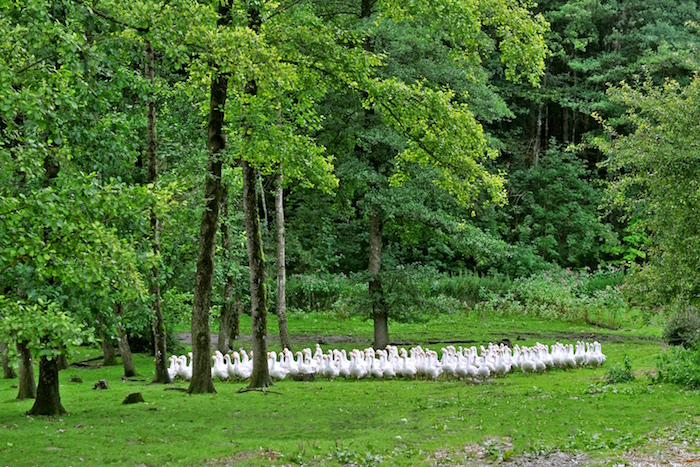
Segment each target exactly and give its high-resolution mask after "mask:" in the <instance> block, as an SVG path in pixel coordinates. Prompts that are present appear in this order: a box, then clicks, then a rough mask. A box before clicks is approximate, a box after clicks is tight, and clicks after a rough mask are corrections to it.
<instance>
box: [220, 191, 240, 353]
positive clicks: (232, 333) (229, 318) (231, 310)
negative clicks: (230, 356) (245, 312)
mask: <svg viewBox="0 0 700 467" xmlns="http://www.w3.org/2000/svg"><path fill="white" fill-rule="evenodd" d="M228 208H229V199H228V188H226V187H223V190H222V195H221V249H222V251H223V255H222V257H223V263H224V269H225V270H226V271H227V272H226V274H225V276H226V281H225V284H224V297H223V304H222V305H221V316H220V318H219V340H218V344H217V347H218V349H219V352H221V353H227V352H228V351H229V349H230V348H232V347H233V345H232V343H233V341H234V340H236V339H237V338H238V332H239V319H240V317H239V314H238V309H236V308H235V307H234V300H233V291H234V285H235V283H234V281H235V280H236V279H235V277H234V276H233V274H231V273H229V272H228V270H229V264H230V262H231V261H233V253H232V251H231V228H230V227H229V218H228V213H229V209H228Z"/></svg>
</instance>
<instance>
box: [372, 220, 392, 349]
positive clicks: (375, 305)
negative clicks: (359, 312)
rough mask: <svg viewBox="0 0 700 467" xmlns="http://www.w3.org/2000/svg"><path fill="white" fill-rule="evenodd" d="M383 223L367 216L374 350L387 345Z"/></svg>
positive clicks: (387, 328) (387, 324)
mask: <svg viewBox="0 0 700 467" xmlns="http://www.w3.org/2000/svg"><path fill="white" fill-rule="evenodd" d="M383 229H384V222H383V221H382V217H381V215H379V214H376V213H375V214H372V215H370V216H369V272H370V274H371V278H370V280H369V296H370V300H371V302H372V319H373V320H374V348H375V349H383V348H384V347H386V346H387V345H389V313H388V311H387V304H386V299H385V297H384V290H383V289H382V279H381V275H380V272H381V270H382V231H383Z"/></svg>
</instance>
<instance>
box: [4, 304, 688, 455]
mask: <svg viewBox="0 0 700 467" xmlns="http://www.w3.org/2000/svg"><path fill="white" fill-rule="evenodd" d="M247 324H248V323H245V325H247ZM392 325H393V326H392V328H391V330H392V337H393V339H395V340H396V341H397V342H406V343H409V344H410V345H412V344H413V343H414V342H415V343H423V344H425V343H427V342H435V343H434V344H428V345H429V346H431V347H434V348H438V347H439V346H440V341H441V339H442V341H441V342H445V341H449V342H457V341H459V340H460V339H461V340H462V341H463V342H464V343H465V344H469V343H470V342H472V341H475V344H476V345H479V344H480V343H482V342H487V341H489V340H492V341H493V340H500V339H502V338H505V337H508V338H509V339H511V341H512V342H513V343H516V342H517V343H520V344H521V345H522V344H528V343H532V342H535V341H536V340H539V341H540V342H546V343H553V342H554V341H556V340H560V341H562V342H564V341H567V342H570V341H572V340H573V339H575V337H576V336H584V337H585V338H586V339H590V338H591V336H594V337H593V338H596V339H598V340H599V341H600V342H602V343H603V351H604V352H605V353H606V354H607V355H608V363H607V364H606V366H605V367H601V368H597V369H594V368H584V369H579V370H573V371H551V372H548V373H546V374H544V375H536V376H524V375H522V374H518V373H515V374H511V375H508V376H507V377H505V378H501V379H496V380H493V381H489V382H486V383H483V384H471V383H467V382H464V381H456V380H441V381H421V380H411V381H405V380H395V381H365V380H362V381H359V382H355V381H344V380H336V381H324V380H319V381H314V382H294V381H283V382H279V383H277V384H276V385H275V386H274V388H273V392H271V393H268V394H267V395H263V394H260V393H238V392H237V391H238V389H240V388H242V387H243V386H244V384H242V383H235V382H230V383H227V382H219V381H217V382H216V383H215V386H216V389H217V391H218V392H217V394H214V395H206V396H189V395H187V394H186V393H184V392H182V391H179V390H177V389H184V388H186V387H187V383H184V382H178V383H176V384H174V385H171V386H168V387H164V386H162V385H150V384H148V383H149V382H150V379H151V377H152V371H153V362H152V359H151V357H148V356H145V355H138V356H136V365H137V368H138V369H139V371H140V372H141V374H142V375H143V376H142V377H140V378H137V379H136V380H133V381H122V379H121V376H122V369H121V367H107V368H103V367H99V366H97V365H96V366H95V367H92V368H77V367H71V368H70V369H68V370H65V371H64V372H62V374H61V394H62V400H63V404H64V406H65V407H66V408H67V409H68V411H69V412H70V413H69V414H68V415H66V416H64V417H61V418H43V417H41V418H36V417H27V416H24V415H22V414H23V413H24V412H26V411H27V410H28V409H29V408H30V407H31V404H32V402H31V401H21V402H19V401H15V400H14V397H15V396H16V389H15V388H12V387H11V386H12V385H13V384H15V383H16V381H12V380H1V381H0V433H1V435H0V464H2V465H39V464H44V465H52V466H54V465H55V466H60V465H80V464H83V465H106V464H113V465H117V464H118V465H153V466H157V465H176V464H177V465H203V464H205V463H209V464H210V465H471V464H478V463H481V464H484V463H492V462H499V461H508V460H512V459H521V460H522V459H525V458H526V456H539V457H546V456H547V455H548V454H551V453H567V454H566V455H571V456H574V455H585V456H586V459H588V462H591V463H593V464H602V465H605V464H607V463H613V462H617V461H620V462H625V456H626V455H627V454H626V453H628V452H629V451H630V450H636V451H642V452H654V451H655V450H658V449H659V447H658V446H659V444H658V443H659V442H660V441H659V440H665V441H664V442H668V440H670V439H674V440H676V441H681V442H683V441H684V442H686V443H687V445H686V446H685V447H684V449H685V451H688V450H693V449H697V447H696V446H697V444H695V443H697V441H698V439H700V407H699V406H698V403H697V401H698V400H700V399H699V397H698V396H699V395H700V394H699V393H698V392H697V391H685V390H681V389H679V387H678V386H675V385H672V384H655V385H650V378H649V377H647V376H645V375H644V373H645V372H646V371H652V370H653V369H654V368H655V361H656V356H657V355H658V354H659V353H660V352H661V351H662V349H663V344H662V343H661V341H660V340H658V339H657V337H658V335H659V334H660V330H659V329H658V327H656V326H653V325H652V326H644V325H642V324H637V323H634V322H632V321H629V322H627V323H625V325H624V326H623V328H622V330H616V331H613V330H602V329H597V328H593V327H590V326H586V325H572V324H570V323H562V322H556V321H542V320H537V319H534V318H523V319H515V318H512V319H511V318H507V317H499V318H489V319H487V318H484V317H483V316H479V315H477V314H471V315H447V316H441V317H439V318H437V319H435V320H433V321H431V322H429V323H423V324H400V323H392ZM271 327H272V326H271ZM244 329H245V328H244ZM290 329H291V330H292V332H293V334H294V335H295V336H296V338H297V342H298V344H299V345H300V346H301V345H305V344H304V343H303V342H300V341H304V340H305V339H309V340H310V339H312V338H314V337H316V338H318V337H319V336H336V337H338V336H342V337H344V338H345V339H346V340H345V341H342V339H338V340H339V341H341V342H338V343H333V344H332V346H333V347H346V348H351V347H361V346H363V345H366V344H367V343H368V342H369V340H368V339H369V336H370V335H371V324H370V323H365V322H362V321H358V322H355V319H354V318H353V319H345V320H340V319H334V318H332V317H331V316H330V315H327V314H318V313H316V314H306V315H292V317H291V320H290ZM273 330H274V329H271V331H273ZM363 339H364V341H363ZM309 344H311V342H310V341H309ZM243 345H245V341H244V342H243ZM276 345H278V344H276V343H274V340H272V343H271V347H272V348H275V346H276ZM469 345H471V344H469ZM324 347H326V346H324ZM183 350H186V349H183ZM79 353H80V355H79V358H83V359H87V358H90V357H97V356H99V350H98V349H96V348H95V349H93V348H85V347H83V348H81V349H80V351H79ZM625 356H627V358H628V361H629V362H630V363H631V365H632V370H633V371H634V373H635V374H636V378H635V380H634V381H632V382H628V383H621V384H614V385H608V384H606V380H607V378H606V371H607V368H609V367H611V366H612V365H614V364H616V363H618V362H623V360H624V358H625ZM70 376H79V377H81V378H82V379H83V381H84V383H82V384H80V383H71V382H68V378H69V377H70ZM100 379H106V380H107V381H108V382H109V385H110V389H108V390H102V391H97V390H93V389H92V386H93V384H94V383H95V382H97V381H98V380H100ZM133 392H141V393H142V394H143V397H144V399H145V401H146V402H145V403H143V404H134V405H122V403H121V402H122V401H123V400H124V398H125V397H126V396H127V395H128V394H129V393H133ZM694 446H695V447H694ZM664 449H666V448H664Z"/></svg>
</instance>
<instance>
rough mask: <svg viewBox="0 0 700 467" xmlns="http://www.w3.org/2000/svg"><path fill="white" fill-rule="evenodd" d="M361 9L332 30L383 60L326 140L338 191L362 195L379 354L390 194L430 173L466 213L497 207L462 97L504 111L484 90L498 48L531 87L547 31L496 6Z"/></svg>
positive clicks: (471, 113)
mask: <svg viewBox="0 0 700 467" xmlns="http://www.w3.org/2000/svg"><path fill="white" fill-rule="evenodd" d="M358 3H359V4H356V5H355V8H354V12H353V13H350V11H349V10H345V11H344V12H343V13H342V14H339V15H337V17H338V21H339V22H341V21H342V22H343V23H344V24H345V25H346V26H344V27H348V26H347V24H349V25H350V26H349V28H350V29H351V30H353V31H356V34H358V35H360V36H361V37H362V38H363V47H364V48H365V49H366V50H368V51H372V50H381V51H382V53H383V61H384V64H385V66H384V67H379V68H377V70H376V73H375V74H374V75H373V77H372V80H370V81H369V82H368V84H367V85H366V86H364V87H362V86H360V87H358V88H356V89H355V90H354V92H352V93H348V92H346V93H344V95H342V99H343V100H342V104H336V105H342V107H343V108H345V109H348V108H350V109H353V111H352V112H349V113H350V117H347V116H346V115H343V116H342V117H340V118H341V120H340V121H339V122H337V125H338V127H337V130H336V131H335V132H333V133H332V134H333V139H340V140H341V141H342V143H341V144H336V145H335V148H336V151H338V152H339V153H338V159H339V163H338V165H339V173H340V171H341V170H342V171H343V172H345V173H348V174H350V177H349V178H346V179H345V180H343V179H342V177H341V185H342V183H346V184H348V185H350V186H351V187H352V188H350V190H352V191H355V193H356V194H358V195H360V196H359V198H360V200H359V201H358V202H357V205H358V207H359V208H360V209H361V211H360V212H361V213H362V215H364V216H365V219H366V221H365V222H367V224H366V225H368V226H369V231H368V232H369V245H368V246H369V255H368V256H369V262H368V269H369V273H370V279H369V281H368V282H369V284H368V285H369V295H370V298H371V299H372V302H373V307H372V308H373V311H372V318H373V320H374V328H375V339H374V346H375V347H378V348H379V347H384V346H385V345H386V344H387V343H388V342H389V336H388V312H387V308H386V303H385V299H384V294H383V291H382V284H381V269H382V258H383V246H384V240H383V234H384V230H385V228H386V226H387V224H388V223H389V222H391V219H392V214H391V211H392V209H393V207H392V203H391V199H392V194H391V190H392V188H393V187H395V186H399V185H401V184H402V183H404V182H405V181H406V180H407V179H408V178H409V177H410V175H411V172H412V171H413V172H415V171H416V170H420V169H421V167H430V168H431V169H432V170H433V171H434V174H435V181H436V184H437V185H438V186H440V187H442V188H443V189H445V190H446V191H448V192H449V193H451V194H452V195H453V196H455V197H456V198H457V199H458V200H459V201H460V202H461V203H462V204H464V205H467V206H470V205H473V204H480V203H481V202H483V201H486V200H488V201H490V202H495V203H497V204H498V203H500V202H502V201H503V199H504V193H503V180H502V178H501V177H500V175H499V174H494V173H491V172H490V171H489V170H488V168H487V164H488V161H490V160H491V159H492V158H493V157H495V155H496V151H495V150H494V148H492V147H491V146H490V145H489V143H488V139H487V137H486V135H485V133H484V130H483V128H482V126H481V124H480V123H479V122H478V120H477V117H476V116H477V115H478V114H477V113H475V110H474V109H478V108H479V106H478V105H476V106H472V105H471V104H472V100H470V99H469V98H468V97H467V98H465V95H466V91H468V90H478V91H484V92H483V93H482V95H484V96H489V98H491V99H492V100H493V101H494V102H499V103H501V102H502V101H500V99H499V98H494V93H493V91H490V90H489V89H488V86H487V79H488V77H487V75H486V73H485V71H484V69H483V68H482V61H483V60H484V59H485V58H486V57H487V56H488V55H489V54H490V51H491V50H493V49H495V48H499V49H500V52H501V55H500V56H501V59H502V60H503V63H504V64H505V70H504V74H505V75H506V76H507V77H508V78H509V79H520V78H526V79H527V81H529V82H530V83H532V84H535V83H536V82H537V80H538V79H539V76H540V75H541V72H542V68H543V64H544V56H545V52H546V47H545V46H544V42H543V37H542V34H543V32H544V29H545V25H546V24H545V23H544V21H543V20H542V18H541V17H540V16H533V15H531V14H530V12H529V11H528V10H526V9H525V8H522V7H520V6H517V5H512V4H510V3H508V2H500V1H493V2H487V3H484V4H480V5H478V6H477V5H476V4H471V3H467V2H412V3H411V4H408V5H404V4H402V3H401V2H391V1H387V2H379V1H370V0H365V1H362V2H358ZM329 8H332V7H329ZM465 18H468V19H469V20H467V21H465V20H464V19H465ZM480 44H481V45H480ZM468 83H476V84H472V85H471V86H470V85H469V84H468ZM336 100H337V101H340V98H336ZM331 105H332V104H331ZM336 108H338V107H336ZM497 108H501V109H502V108H504V106H503V105H502V104H501V105H500V106H497ZM341 113H344V112H339V111H336V112H335V114H336V115H340V114H341ZM327 128H329V129H330V125H329V126H327ZM336 135H338V136H336ZM343 165H345V166H346V167H347V171H346V170H345V169H344V168H342V166H343ZM365 187H366V188H365ZM342 189H343V187H342V186H341V190H342ZM481 193H483V195H482V194H481ZM480 196H483V198H480Z"/></svg>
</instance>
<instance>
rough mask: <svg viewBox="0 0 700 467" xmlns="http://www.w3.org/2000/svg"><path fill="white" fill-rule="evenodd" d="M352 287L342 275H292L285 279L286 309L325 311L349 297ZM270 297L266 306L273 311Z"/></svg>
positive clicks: (273, 307) (272, 300)
mask: <svg viewBox="0 0 700 467" xmlns="http://www.w3.org/2000/svg"><path fill="white" fill-rule="evenodd" d="M353 287H354V283H353V281H351V280H350V279H349V278H348V276H346V275H345V274H342V273H341V274H330V273H326V272H321V271H317V272H316V273H314V274H293V275H292V276H289V277H288V278H287V288H286V299H287V307H288V308H290V309H294V308H295V309H299V310H306V311H314V310H315V311H327V310H330V309H331V307H332V306H333V304H334V303H335V302H336V300H338V298H339V297H342V296H346V295H351V294H352V293H353V292H352V289H353ZM272 289H274V287H273V288H272ZM272 289H270V290H271V291H272ZM270 297H272V298H271V299H270V301H269V303H268V306H269V307H270V310H272V311H274V309H275V306H276V305H275V301H274V296H273V295H272V294H271V295H270Z"/></svg>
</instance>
